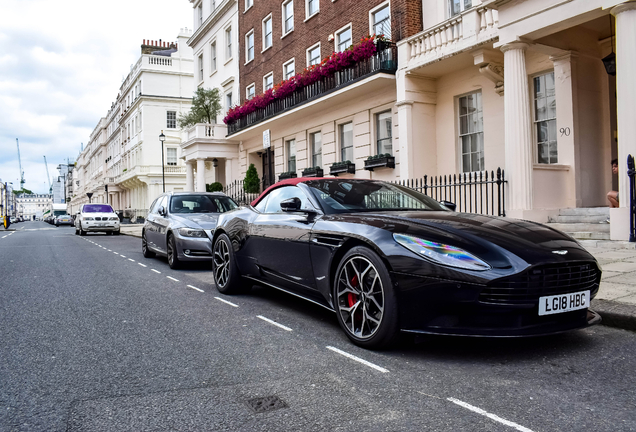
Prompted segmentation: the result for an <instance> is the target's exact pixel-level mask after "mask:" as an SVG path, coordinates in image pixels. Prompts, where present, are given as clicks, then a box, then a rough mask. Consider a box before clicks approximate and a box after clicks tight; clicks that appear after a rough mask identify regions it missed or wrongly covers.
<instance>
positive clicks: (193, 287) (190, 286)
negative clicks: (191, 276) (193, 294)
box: [188, 285, 205, 292]
mask: <svg viewBox="0 0 636 432" xmlns="http://www.w3.org/2000/svg"><path fill="white" fill-rule="evenodd" d="M188 288H192V289H193V290H197V291H199V292H205V291H203V290H202V289H199V288H197V287H195V286H192V285H188Z"/></svg>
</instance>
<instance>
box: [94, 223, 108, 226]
mask: <svg viewBox="0 0 636 432" xmlns="http://www.w3.org/2000/svg"><path fill="white" fill-rule="evenodd" d="M95 225H97V226H104V225H106V224H103V223H101V224H100V223H98V224H95Z"/></svg>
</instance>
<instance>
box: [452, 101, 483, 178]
mask: <svg viewBox="0 0 636 432" xmlns="http://www.w3.org/2000/svg"><path fill="white" fill-rule="evenodd" d="M476 94H479V95H480V99H481V131H474V132H466V133H464V134H462V128H461V117H462V114H461V112H460V109H461V99H462V98H465V97H468V96H472V95H476ZM477 112H478V111H477ZM455 115H456V116H457V117H455V119H456V121H457V132H456V136H457V152H458V155H459V167H460V170H459V171H460V172H461V173H470V172H480V171H483V170H484V169H485V164H486V157H485V156H486V150H485V147H486V146H485V139H484V95H483V92H482V91H481V90H476V91H472V92H469V93H464V94H462V95H459V96H457V97H456V108H455ZM467 125H469V123H467ZM477 134H481V136H482V139H481V145H482V148H481V154H482V156H483V158H484V166H482V167H481V169H472V168H475V167H472V166H471V167H470V168H471V169H470V170H467V169H466V167H464V149H463V141H462V138H463V137H464V136H469V135H470V136H475V135H477ZM472 153H473V152H472V151H470V152H469V154H472Z"/></svg>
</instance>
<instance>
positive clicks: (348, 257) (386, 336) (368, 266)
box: [333, 246, 399, 349]
mask: <svg viewBox="0 0 636 432" xmlns="http://www.w3.org/2000/svg"><path fill="white" fill-rule="evenodd" d="M333 296H334V297H333V298H334V308H335V310H336V315H337V317H338V322H339V323H340V326H341V327H342V329H343V330H344V331H345V333H346V335H347V336H348V337H349V339H351V341H352V342H353V343H355V344H356V345H359V346H361V347H364V348H375V349H381V348H386V347H388V346H390V345H391V344H392V343H393V342H395V340H396V337H397V334H398V330H399V326H398V307H397V300H396V298H395V292H394V291H393V286H392V283H391V277H390V275H389V272H388V270H387V269H386V266H385V265H384V263H383V262H382V260H381V259H380V257H379V256H378V255H377V254H376V253H375V252H373V251H372V250H370V249H368V248H366V247H362V246H358V247H354V248H353V249H351V250H350V251H349V252H347V253H346V254H345V256H344V257H343V258H342V260H341V261H340V264H339V266H338V269H337V271H336V276H335V280H334V286H333Z"/></svg>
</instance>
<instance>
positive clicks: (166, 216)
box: [141, 192, 238, 268]
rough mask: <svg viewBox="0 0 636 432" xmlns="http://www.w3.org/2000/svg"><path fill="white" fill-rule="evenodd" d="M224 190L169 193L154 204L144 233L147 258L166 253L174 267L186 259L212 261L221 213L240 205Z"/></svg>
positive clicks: (143, 245) (142, 243)
mask: <svg viewBox="0 0 636 432" xmlns="http://www.w3.org/2000/svg"><path fill="white" fill-rule="evenodd" d="M237 207H238V205H237V204H236V203H235V202H234V201H233V200H232V198H230V197H228V196H227V195H225V194H223V193H220V192H174V193H173V192H168V193H165V194H163V195H160V196H159V197H158V198H157V199H156V200H155V201H154V202H153V203H152V205H151V206H150V210H149V212H148V217H147V218H146V222H145V223H144V226H143V228H142V232H141V250H142V252H143V255H144V257H146V258H152V257H154V256H155V255H156V254H160V255H163V256H166V257H167V258H168V265H170V267H171V268H178V267H179V265H180V264H181V262H182V261H209V260H210V259H211V258H212V242H211V238H212V234H213V233H214V229H215V228H216V223H217V220H218V217H219V214H221V213H225V212H228V211H230V210H233V209H235V208H237Z"/></svg>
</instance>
